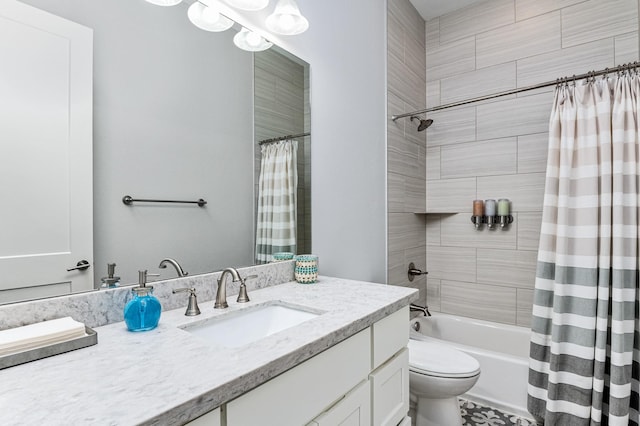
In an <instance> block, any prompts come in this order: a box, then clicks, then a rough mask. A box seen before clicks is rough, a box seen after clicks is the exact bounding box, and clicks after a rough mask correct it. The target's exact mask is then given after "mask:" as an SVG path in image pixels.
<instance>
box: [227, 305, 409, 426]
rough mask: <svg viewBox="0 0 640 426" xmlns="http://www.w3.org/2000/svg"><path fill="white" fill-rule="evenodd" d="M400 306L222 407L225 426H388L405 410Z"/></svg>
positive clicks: (404, 329) (405, 319)
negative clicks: (258, 425) (260, 425)
mask: <svg viewBox="0 0 640 426" xmlns="http://www.w3.org/2000/svg"><path fill="white" fill-rule="evenodd" d="M408 324H409V309H408V307H405V308H403V309H401V310H399V311H397V312H395V313H393V314H391V315H389V316H387V317H385V318H383V319H382V320H380V321H378V322H376V323H374V324H373V325H372V326H371V327H368V328H366V329H365V330H362V331H361V332H359V333H357V334H355V335H354V336H351V337H349V338H348V339H346V340H344V341H342V342H340V343H338V344H337V345H335V346H333V347H331V348H329V349H327V350H325V351H324V352H322V353H320V354H318V355H316V356H314V357H313V358H311V359H309V360H307V361H305V362H303V363H301V364H299V365H298V366H296V367H294V368H292V369H291V370H288V371H286V372H284V373H283V374H281V375H279V376H277V377H275V378H273V379H271V380H270V381H268V382H266V383H264V384H263V385H261V386H258V387H257V388H255V389H253V390H251V391H249V392H247V393H246V394H244V395H242V396H240V397H238V398H236V399H234V400H233V401H231V402H229V403H228V404H227V405H226V410H225V411H226V424H227V426H245V425H257V424H265V425H266V424H270V425H271V424H273V425H281V426H284V425H291V426H299V425H305V424H307V425H312V426H329V425H337V424H340V425H354V426H355V425H358V426H361V425H362V426H368V425H376V426H377V425H390V426H395V425H397V424H399V423H400V422H401V421H402V420H403V419H404V418H405V417H406V415H407V413H408V411H409V373H408V370H409V357H408V352H407V349H406V346H407V343H408V341H409V327H408Z"/></svg>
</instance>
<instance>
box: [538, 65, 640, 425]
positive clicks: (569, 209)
mask: <svg viewBox="0 0 640 426" xmlns="http://www.w3.org/2000/svg"><path fill="white" fill-rule="evenodd" d="M639 95H640V84H639V79H638V76H637V75H635V74H633V73H625V74H624V75H619V76H618V77H617V78H613V77H612V78H611V79H609V78H603V79H598V80H596V79H590V80H589V81H586V82H584V83H583V84H575V83H574V84H573V85H567V84H563V85H561V86H559V87H557V88H556V92H555V100H554V106H553V109H552V113H551V118H550V130H549V158H548V162H547V175H546V189H545V196H544V208H543V216H542V227H541V235H540V245H539V251H538V266H537V272H536V282H535V291H534V306H533V319H532V334H531V347H530V348H531V349H530V365H529V366H530V368H529V400H528V409H529V411H530V412H531V414H533V415H534V417H536V419H537V420H539V421H540V420H544V422H545V424H546V425H549V426H551V425H554V426H555V425H607V424H608V425H624V426H626V425H627V424H629V425H638V391H639V382H638V376H639V368H638V367H639V364H638V361H639V352H638V351H639V345H640V341H639V340H638V336H639V330H638V236H639V232H640V228H639V227H638V207H639V200H638V190H639V188H638V178H639V173H640V168H639V167H640V164H639V162H638V161H639V148H638V144H639V141H638V108H639V106H640V105H639Z"/></svg>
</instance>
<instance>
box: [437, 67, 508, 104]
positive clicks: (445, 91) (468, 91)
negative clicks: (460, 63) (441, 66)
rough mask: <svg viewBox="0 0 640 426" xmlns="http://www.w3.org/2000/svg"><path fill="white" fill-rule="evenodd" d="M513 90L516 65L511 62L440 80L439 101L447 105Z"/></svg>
mask: <svg viewBox="0 0 640 426" xmlns="http://www.w3.org/2000/svg"><path fill="white" fill-rule="evenodd" d="M515 88H516V63H515V61H511V62H507V63H505V64H499V65H495V66H491V67H487V68H482V69H479V70H476V71H471V72H467V73H464V74H459V75H456V76H453V77H448V78H444V79H442V81H441V82H440V100H441V102H442V103H443V104H448V103H453V102H460V101H465V100H467V99H472V98H477V97H480V96H486V95H492V94H495V93H500V92H505V91H507V90H512V89H515Z"/></svg>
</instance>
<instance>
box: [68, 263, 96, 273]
mask: <svg viewBox="0 0 640 426" xmlns="http://www.w3.org/2000/svg"><path fill="white" fill-rule="evenodd" d="M90 267H91V265H90V264H89V262H88V261H86V260H81V261H79V262H78V263H76V266H75V267H73V268H69V269H67V272H71V271H86V270H87V269H89V268H90Z"/></svg>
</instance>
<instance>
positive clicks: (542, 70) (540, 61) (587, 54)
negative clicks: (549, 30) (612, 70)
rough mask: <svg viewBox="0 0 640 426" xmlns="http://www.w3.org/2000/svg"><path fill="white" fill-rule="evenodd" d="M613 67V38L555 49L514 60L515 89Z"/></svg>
mask: <svg viewBox="0 0 640 426" xmlns="http://www.w3.org/2000/svg"><path fill="white" fill-rule="evenodd" d="M614 65H615V61H614V57H613V38H608V39H604V40H597V41H594V42H591V43H587V44H583V45H580V46H575V47H569V48H566V49H561V50H556V51H554V52H549V53H545V54H542V55H536V56H532V57H530V58H525V59H521V60H519V61H518V87H525V86H531V85H534V84H538V83H542V82H545V81H554V80H556V79H557V78H560V77H564V76H571V75H574V74H581V73H585V72H588V71H592V70H599V69H604V68H607V67H613V66H614Z"/></svg>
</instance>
